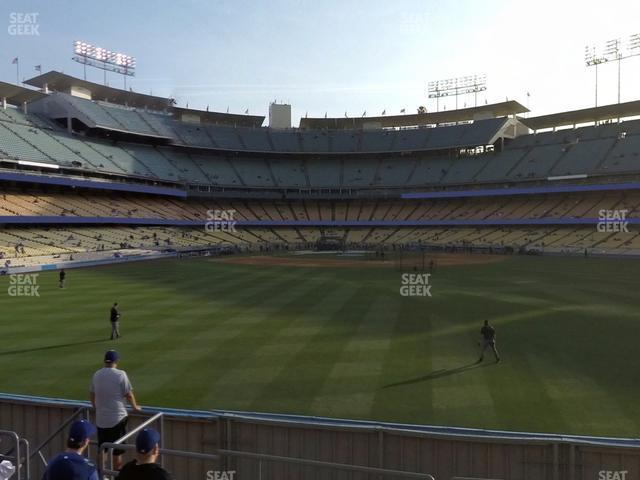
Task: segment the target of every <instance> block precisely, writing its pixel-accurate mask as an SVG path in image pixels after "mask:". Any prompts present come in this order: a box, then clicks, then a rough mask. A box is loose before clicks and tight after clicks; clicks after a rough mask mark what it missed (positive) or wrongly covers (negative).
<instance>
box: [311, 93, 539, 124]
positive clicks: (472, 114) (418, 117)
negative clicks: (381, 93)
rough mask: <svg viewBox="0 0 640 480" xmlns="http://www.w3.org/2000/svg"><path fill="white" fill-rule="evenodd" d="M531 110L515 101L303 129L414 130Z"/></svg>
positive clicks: (339, 120)
mask: <svg viewBox="0 0 640 480" xmlns="http://www.w3.org/2000/svg"><path fill="white" fill-rule="evenodd" d="M528 111H529V109H528V108H526V107H525V106H524V105H522V104H520V103H519V102H516V101H515V100H508V101H506V102H500V103H492V104H489V105H481V106H479V107H470V108H461V109H458V110H449V111H442V112H428V113H415V114H411V115H386V116H378V117H357V118H302V119H300V128H308V129H322V128H326V129H333V130H347V129H362V128H393V127H415V126H420V125H438V124H443V123H456V122H465V121H471V120H480V119H486V118H496V117H507V116H511V115H517V114H520V113H525V112H528Z"/></svg>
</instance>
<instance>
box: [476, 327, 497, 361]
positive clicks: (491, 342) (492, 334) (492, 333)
mask: <svg viewBox="0 0 640 480" xmlns="http://www.w3.org/2000/svg"><path fill="white" fill-rule="evenodd" d="M480 335H481V336H482V338H481V339H480V342H478V345H480V346H481V347H482V350H480V358H479V359H478V363H480V362H482V360H484V351H485V350H486V349H487V347H491V350H493V354H494V355H495V356H496V363H498V362H499V361H500V354H498V349H497V348H496V329H495V328H493V327H492V326H491V325H489V320H485V321H484V326H483V327H482V328H481V329H480Z"/></svg>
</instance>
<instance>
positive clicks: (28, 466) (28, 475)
mask: <svg viewBox="0 0 640 480" xmlns="http://www.w3.org/2000/svg"><path fill="white" fill-rule="evenodd" d="M20 443H23V444H24V460H22V461H21V462H20V466H22V464H23V463H24V466H25V470H26V472H25V473H26V476H25V478H26V479H27V480H31V456H30V455H29V440H27V439H26V438H21V439H20ZM19 479H20V477H18V480H19Z"/></svg>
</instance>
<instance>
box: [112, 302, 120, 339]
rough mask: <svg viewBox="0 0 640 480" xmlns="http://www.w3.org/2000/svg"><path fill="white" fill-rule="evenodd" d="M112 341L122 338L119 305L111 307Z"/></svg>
mask: <svg viewBox="0 0 640 480" xmlns="http://www.w3.org/2000/svg"><path fill="white" fill-rule="evenodd" d="M110 318H111V340H113V339H114V338H120V312H119V311H118V303H117V302H116V303H114V304H113V307H111V315H110Z"/></svg>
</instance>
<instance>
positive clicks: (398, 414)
mask: <svg viewBox="0 0 640 480" xmlns="http://www.w3.org/2000/svg"><path fill="white" fill-rule="evenodd" d="M636 47H637V46H636ZM92 49H93V50H92ZM88 51H89V53H87V52H88ZM75 54H76V55H77V56H79V57H81V58H82V59H83V62H84V63H85V65H84V68H85V69H86V67H87V65H89V66H92V64H91V63H90V60H91V61H94V62H95V61H96V58H97V57H95V58H92V57H91V56H92V55H95V49H94V47H93V46H91V45H89V44H85V43H81V42H76V44H75ZM15 60H16V61H15V62H14V63H17V60H18V59H17V57H16V59H15ZM76 61H77V60H76ZM100 62H102V63H103V65H101V66H100V65H98V68H103V69H105V71H106V69H107V67H106V64H107V61H106V60H104V59H100ZM93 66H95V65H93ZM118 68H121V67H118ZM131 68H133V64H131ZM39 70H40V71H39V72H38V74H37V75H34V76H29V77H27V78H25V79H23V80H21V81H18V82H13V81H9V80H8V79H4V80H7V81H0V100H1V105H0V190H1V192H0V193H1V195H2V198H1V200H0V226H1V229H0V274H1V275H0V287H1V289H2V296H0V309H1V311H2V320H0V329H1V331H2V339H3V347H2V348H1V349H0V361H2V364H3V368H2V370H3V375H2V376H1V377H0V392H2V393H0V441H1V442H0V461H2V460H7V461H10V462H11V463H12V464H14V468H15V473H14V474H13V475H14V477H12V478H15V479H16V480H22V479H32V478H34V479H35V478H42V475H43V473H44V471H45V469H46V468H47V463H48V461H49V459H50V458H52V457H53V456H54V455H55V454H56V453H58V452H59V451H63V450H64V449H65V444H66V440H67V438H66V432H67V429H68V428H69V426H70V425H71V424H72V422H74V421H76V420H78V419H87V420H89V421H91V422H93V421H94V420H95V419H96V412H95V411H94V409H93V408H92V406H91V404H90V403H89V401H88V400H87V399H88V389H87V387H88V385H89V380H90V378H91V375H92V374H93V372H94V371H95V370H96V369H97V368H99V367H100V366H101V357H102V355H104V352H105V351H107V350H110V349H117V350H118V352H119V354H120V356H121V358H122V367H123V368H125V369H126V370H127V372H128V373H129V375H130V377H131V380H132V382H133V384H134V386H135V392H136V396H137V398H138V401H139V402H140V403H141V404H142V405H143V408H142V411H141V412H131V413H130V417H131V422H130V425H129V429H130V432H132V434H131V435H130V436H128V437H126V438H123V439H121V440H122V441H118V442H115V443H114V444H111V442H107V448H108V451H107V454H106V455H105V458H107V460H109V457H110V455H111V457H110V458H111V461H112V458H113V457H112V454H113V449H114V448H116V447H122V448H124V449H126V450H135V448H136V447H135V445H134V439H135V438H134V437H133V433H137V432H138V431H140V430H141V429H142V428H143V427H146V426H154V427H155V428H156V429H157V430H158V431H159V432H160V434H161V438H162V441H161V447H162V448H161V452H162V456H161V462H162V465H163V466H164V467H165V468H167V469H168V470H169V471H170V472H172V474H173V475H175V478H188V479H212V478H216V479H219V478H224V479H229V480H233V479H234V478H235V479H236V480H244V479H249V478H252V479H282V478H287V479H288V478H291V479H294V478H295V479H299V478H304V479H307V478H308V479H311V478H314V479H315V478H385V479H392V478H425V479H431V480H433V479H437V480H440V479H452V478H461V479H462V478H465V479H494V480H499V479H504V480H507V479H513V480H520V479H522V480H528V479H532V480H542V479H544V480H547V479H549V480H560V479H569V480H577V479H598V480H599V479H605V478H606V479H619V480H626V479H633V478H638V476H639V475H640V450H639V449H640V441H638V440H637V439H636V437H637V432H638V429H640V419H639V417H638V415H637V412H638V408H637V405H638V401H639V400H640V389H639V388H638V386H637V382H636V381H635V378H636V376H637V372H638V369H639V368H640V359H638V357H637V355H635V352H636V350H637V346H636V344H637V340H636V339H637V325H636V322H637V313H638V311H639V308H640V300H639V299H638V296H637V287H638V277H637V272H638V265H639V264H638V261H639V260H638V257H639V256H640V229H638V225H640V217H639V216H638V205H640V101H637V100H632V101H620V102H618V103H607V104H604V105H596V106H592V107H586V108H580V109H573V110H558V111H556V112H555V113H545V114H543V115H536V114H535V112H533V111H530V109H529V108H528V107H526V106H525V105H523V103H520V102H518V101H516V100H509V99H506V100H505V101H500V102H491V103H489V102H485V103H484V104H477V102H476V104H474V106H466V105H465V106H464V107H461V108H455V109H449V110H439V109H438V110H435V111H431V110H429V111H427V110H426V109H422V108H421V109H418V111H417V113H412V112H411V113H406V112H403V113H400V114H398V115H386V112H385V113H384V114H382V115H379V116H367V115H362V116H358V117H348V116H346V115H345V116H344V117H342V116H340V117H338V116H334V117H331V116H327V115H326V114H325V116H318V117H313V116H311V117H310V116H308V115H305V116H304V117H303V118H301V119H300V122H299V125H298V126H297V127H294V126H292V122H291V106H290V105H287V104H283V103H277V102H274V103H272V104H270V106H269V117H268V118H267V117H266V115H250V114H248V113H245V114H237V113H229V112H228V111H227V112H226V113H225V112H223V111H214V110H213V109H211V110H210V109H209V108H208V107H207V108H206V109H196V108H189V107H188V106H178V104H177V102H176V100H175V99H174V98H171V97H169V96H161V95H153V94H151V93H142V92H139V91H134V89H132V88H118V87H115V86H113V85H107V84H106V83H107V82H103V83H100V82H97V81H91V80H87V79H86V74H85V76H83V75H80V74H78V75H75V74H69V73H63V72H62V71H61V69H60V70H56V69H50V70H47V71H45V72H43V71H41V70H42V69H41V68H40V69H39ZM114 71H115V72H116V73H122V72H121V71H119V70H114ZM128 74H129V73H125V75H128ZM105 79H106V73H105ZM125 79H126V77H125ZM467 80H468V81H471V80H470V79H467ZM472 80H473V82H477V81H478V79H477V78H475V77H474V78H473V79H472ZM479 86H481V85H480V84H478V83H473V85H472V90H467V92H466V93H469V92H473V93H477V92H478V91H479V88H478V87H479ZM440 87H442V85H440ZM445 88H446V86H445ZM458 89H459V87H458V86H457V85H456V87H455V95H458ZM474 89H475V90H474ZM435 91H436V92H438V91H439V90H438V88H436V90H435ZM596 92H597V90H596ZM62 271H64V272H65V274H66V277H65V276H61V275H60V272H62ZM5 290H6V293H5ZM114 302H117V305H118V308H119V309H120V310H119V312H120V313H121V314H122V322H121V327H120V328H121V333H122V336H121V338H119V337H120V333H119V334H118V337H117V338H116V339H114V337H113V332H112V336H111V338H109V325H108V313H109V312H108V311H109V308H110V307H111V306H112V304H114ZM120 313H118V317H116V318H119V315H120ZM113 319H114V317H112V318H111V320H112V323H113ZM485 321H486V322H490V324H491V325H492V326H493V327H495V329H496V331H497V332H498V334H497V338H498V341H497V345H498V349H499V351H500V355H501V357H498V353H497V351H496V353H495V356H496V360H497V361H496V362H495V363H494V358H493V354H492V353H491V352H490V351H488V352H487V353H486V354H485V353H481V352H484V350H485V348H486V347H487V345H488V343H487V344H485V345H484V347H482V346H481V341H480V340H479V337H478V333H479V332H480V328H481V327H482V324H483V322H485ZM492 345H493V346H495V345H496V343H495V342H493V343H492ZM479 355H480V360H478V356H479ZM483 355H484V360H483ZM481 360H482V361H481ZM103 446H104V444H103ZM99 450H101V449H99V448H97V444H96V443H95V442H94V443H92V444H91V447H90V448H89V450H88V456H89V458H93V459H97V458H98V455H99ZM127 455H133V452H128V453H127ZM96 461H98V460H96ZM105 468H106V469H105V470H103V471H101V475H104V476H105V478H116V475H117V472H115V471H113V464H112V463H111V465H107V467H105ZM0 473H2V470H0ZM7 478H8V477H7Z"/></svg>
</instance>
